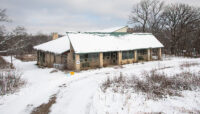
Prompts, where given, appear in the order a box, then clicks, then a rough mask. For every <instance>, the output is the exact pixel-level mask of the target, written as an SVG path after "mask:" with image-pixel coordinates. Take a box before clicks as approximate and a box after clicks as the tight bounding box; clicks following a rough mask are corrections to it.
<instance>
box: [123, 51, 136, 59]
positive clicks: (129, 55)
mask: <svg viewBox="0 0 200 114" xmlns="http://www.w3.org/2000/svg"><path fill="white" fill-rule="evenodd" d="M133 58H134V51H123V52H122V59H133Z"/></svg>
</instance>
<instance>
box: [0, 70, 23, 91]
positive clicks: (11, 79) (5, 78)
mask: <svg viewBox="0 0 200 114" xmlns="http://www.w3.org/2000/svg"><path fill="white" fill-rule="evenodd" d="M24 84H25V81H24V80H22V79H21V73H20V72H19V71H16V70H15V69H8V70H4V71H1V72H0V95H5V94H8V93H14V92H15V91H17V90H18V88H19V87H21V86H22V85H24Z"/></svg>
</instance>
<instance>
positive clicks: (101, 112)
mask: <svg viewBox="0 0 200 114" xmlns="http://www.w3.org/2000/svg"><path fill="white" fill-rule="evenodd" d="M4 59H5V60H7V61H9V60H10V58H9V57H4ZM184 62H193V63H199V64H200V59H199V58H198V59H190V58H177V57H168V58H164V60H162V61H152V62H144V63H135V64H128V65H123V66H114V67H108V68H102V69H95V70H87V71H81V72H77V73H75V75H73V76H69V74H68V73H65V72H62V71H58V72H53V73H52V71H53V70H55V69H53V68H43V69H42V68H38V67H37V66H36V65H35V64H36V62H22V61H20V60H17V59H15V60H14V66H15V67H16V68H17V69H18V70H20V71H21V72H22V73H23V74H22V79H24V80H26V82H27V83H26V84H25V85H24V86H22V87H21V88H20V89H19V91H17V92H15V93H14V94H8V95H4V96H0V114H29V113H31V112H32V111H33V110H34V109H35V108H36V107H38V106H40V105H41V104H45V103H48V102H49V100H50V98H51V97H52V96H53V95H55V96H56V102H55V103H54V104H52V106H51V107H50V114H133V113H145V112H147V113H151V112H163V113H190V112H191V111H192V112H198V111H199V110H200V92H199V91H183V92H182V95H183V96H182V97H177V96H175V97H167V98H165V99H160V100H150V99H145V96H144V95H143V94H138V93H130V94H119V93H113V92H111V91H110V92H109V91H108V92H106V93H104V92H102V91H101V89H100V86H101V84H102V83H103V82H104V81H105V80H106V79H107V77H110V78H112V77H115V76H119V75H120V73H122V74H123V75H124V76H127V77H131V76H133V75H140V74H141V73H142V72H143V71H150V70H152V69H155V68H161V70H160V72H165V73H167V74H169V75H170V74H175V73H180V72H182V71H183V70H188V71H192V72H199V71H200V65H194V66H191V67H189V68H180V65H181V64H183V63H184ZM164 67H166V69H162V68H164Z"/></svg>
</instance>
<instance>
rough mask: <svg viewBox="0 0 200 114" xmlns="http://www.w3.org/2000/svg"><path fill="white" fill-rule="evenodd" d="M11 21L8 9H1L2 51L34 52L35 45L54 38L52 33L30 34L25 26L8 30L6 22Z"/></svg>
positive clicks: (16, 52) (13, 52)
mask: <svg viewBox="0 0 200 114" xmlns="http://www.w3.org/2000/svg"><path fill="white" fill-rule="evenodd" d="M11 22H12V20H11V19H9V17H8V16H7V15H6V9H0V52H4V53H6V54H14V55H21V54H30V53H34V49H33V46H35V45H38V44H41V43H44V42H47V41H50V40H52V38H51V35H47V34H42V33H38V34H35V35H32V34H29V33H28V32H27V30H26V28H25V27H23V26H17V27H15V28H14V29H13V30H12V31H10V32H8V31H7V30H6V27H5V26H4V24H5V23H11Z"/></svg>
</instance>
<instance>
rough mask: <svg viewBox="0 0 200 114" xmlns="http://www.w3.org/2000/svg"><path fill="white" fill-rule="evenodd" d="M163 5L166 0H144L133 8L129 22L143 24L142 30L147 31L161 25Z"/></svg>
mask: <svg viewBox="0 0 200 114" xmlns="http://www.w3.org/2000/svg"><path fill="white" fill-rule="evenodd" d="M163 6H164V2H160V1H158V0H142V1H141V2H140V3H138V4H137V5H136V6H134V7H133V9H132V10H131V14H130V16H129V23H130V24H135V26H137V27H139V26H141V28H142V32H147V31H148V29H150V30H154V29H155V28H158V27H159V22H160V14H161V11H162V9H163Z"/></svg>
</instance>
